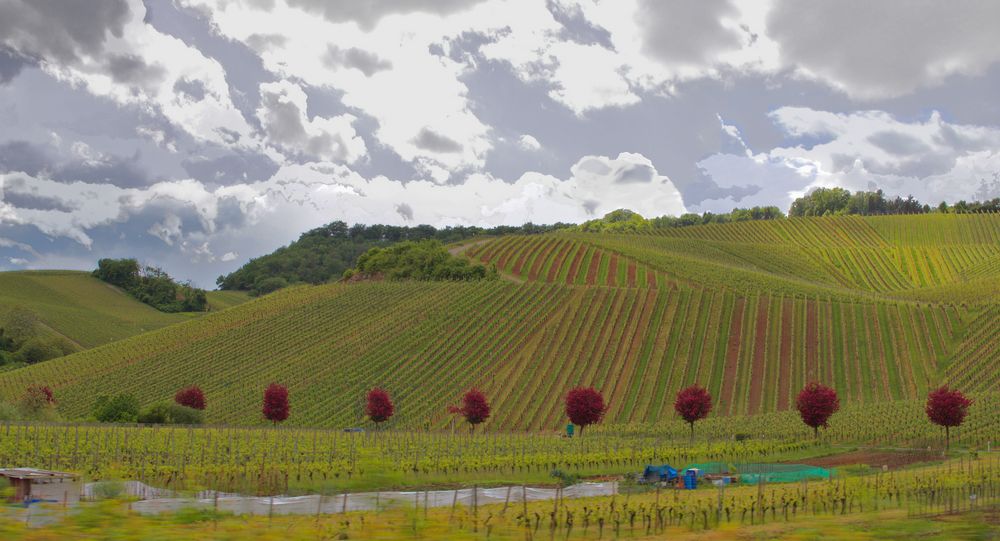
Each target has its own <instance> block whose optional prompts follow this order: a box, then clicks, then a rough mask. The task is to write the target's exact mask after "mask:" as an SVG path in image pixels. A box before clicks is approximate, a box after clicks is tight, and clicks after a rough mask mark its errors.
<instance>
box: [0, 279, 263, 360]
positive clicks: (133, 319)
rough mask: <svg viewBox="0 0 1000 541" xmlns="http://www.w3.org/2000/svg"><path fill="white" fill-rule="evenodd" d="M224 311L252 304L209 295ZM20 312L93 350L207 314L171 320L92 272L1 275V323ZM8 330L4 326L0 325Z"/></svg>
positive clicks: (231, 295)
mask: <svg viewBox="0 0 1000 541" xmlns="http://www.w3.org/2000/svg"><path fill="white" fill-rule="evenodd" d="M208 296H209V306H210V307H211V309H212V310H221V309H224V308H228V307H230V306H235V305H237V304H239V303H241V302H244V301H245V300H247V298H248V297H247V295H246V294H243V293H240V292H221V291H213V292H209V295H208ZM15 307H22V308H25V309H27V310H30V311H31V312H33V313H34V314H35V315H36V316H37V317H38V319H39V321H40V322H41V323H42V324H43V332H47V333H51V334H55V335H58V336H61V337H64V338H66V339H67V340H69V341H71V342H72V343H74V344H76V345H78V346H79V347H81V348H91V347H95V346H99V345H102V344H106V343H108V342H113V341H115V340H121V339H122V338H127V337H129V336H133V335H136V334H140V333H143V332H147V331H151V330H155V329H159V328H161V327H165V326H167V325H171V324H174V323H179V322H182V321H187V320H189V319H191V318H192V317H198V316H199V315H201V314H190V313H188V314H167V313H163V312H160V311H158V310H156V309H155V308H152V307H150V306H148V305H145V304H143V303H141V302H139V301H137V300H135V299H134V298H132V297H130V296H129V295H127V294H125V293H124V292H123V291H121V290H119V289H118V288H116V287H114V286H111V285H108V284H106V283H104V282H102V281H100V280H98V279H97V278H94V277H93V276H91V275H90V273H87V272H77V271H17V272H0V321H3V320H4V318H5V317H6V315H7V313H9V311H10V310H12V309H14V308H15ZM0 326H2V325H0Z"/></svg>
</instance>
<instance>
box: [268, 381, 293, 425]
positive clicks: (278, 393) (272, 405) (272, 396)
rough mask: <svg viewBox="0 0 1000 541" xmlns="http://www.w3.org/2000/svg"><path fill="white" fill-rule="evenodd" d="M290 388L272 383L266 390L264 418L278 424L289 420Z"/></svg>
mask: <svg viewBox="0 0 1000 541" xmlns="http://www.w3.org/2000/svg"><path fill="white" fill-rule="evenodd" d="M289 409H290V406H289V404H288V388H287V387H285V386H284V385H279V384H277V383H272V384H270V385H268V386H267V389H265V390H264V408H263V412H264V418H265V419H267V420H268V421H271V422H272V423H274V424H278V423H280V422H282V421H284V420H285V419H287V418H288V412H289Z"/></svg>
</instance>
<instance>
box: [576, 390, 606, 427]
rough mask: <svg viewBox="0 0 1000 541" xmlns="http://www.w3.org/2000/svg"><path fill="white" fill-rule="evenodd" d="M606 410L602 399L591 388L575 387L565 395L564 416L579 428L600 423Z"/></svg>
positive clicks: (598, 393) (597, 392)
mask: <svg viewBox="0 0 1000 541" xmlns="http://www.w3.org/2000/svg"><path fill="white" fill-rule="evenodd" d="M606 409H607V408H606V407H605V405H604V397H603V396H601V393H600V392H599V391H598V390H597V389H594V388H593V387H577V388H575V389H572V390H571V391H570V392H569V393H567V394H566V416H567V417H569V420H570V421H571V422H572V423H573V424H575V425H577V426H580V427H581V428H582V427H585V426H587V425H592V424H594V423H597V422H600V420H601V417H604V411H605V410H606Z"/></svg>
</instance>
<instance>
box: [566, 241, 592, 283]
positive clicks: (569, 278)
mask: <svg viewBox="0 0 1000 541" xmlns="http://www.w3.org/2000/svg"><path fill="white" fill-rule="evenodd" d="M586 253H587V247H586V246H583V245H582V244H581V245H578V246H577V248H576V256H575V257H573V262H572V263H570V265H569V272H568V273H566V283H567V284H572V283H575V282H576V275H577V273H579V272H580V261H582V260H583V256H584V255H586Z"/></svg>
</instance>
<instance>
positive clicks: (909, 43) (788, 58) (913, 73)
mask: <svg viewBox="0 0 1000 541" xmlns="http://www.w3.org/2000/svg"><path fill="white" fill-rule="evenodd" d="M996 21H1000V2H993V1H990V0H968V1H963V2H936V1H934V0H919V1H909V0H887V1H881V2H869V1H866V0H820V1H814V2H799V1H796V0H779V1H778V2H777V3H776V4H775V6H774V9H773V10H772V11H771V12H770V13H769V15H768V21H767V33H768V35H769V36H770V37H771V38H772V39H774V40H776V41H777V42H778V44H779V46H780V50H781V56H782V58H783V60H784V61H785V62H786V63H788V64H790V65H798V66H802V67H805V68H807V69H808V70H809V71H810V72H812V73H814V74H819V75H820V76H822V77H825V78H827V79H829V80H831V81H833V82H834V83H837V84H840V85H843V86H844V87H845V88H846V89H847V90H848V91H849V92H851V93H852V94H856V95H859V96H865V97H873V96H881V95H899V94H905V93H907V92H910V91H912V90H914V89H915V88H918V87H921V86H927V85H932V84H936V83H939V82H941V81H940V80H939V79H940V78H941V77H942V76H943V75H947V74H949V73H971V74H978V73H981V72H983V71H984V70H985V69H986V68H988V67H989V65H991V64H993V63H996V62H997V61H998V60H1000V51H998V49H997V47H996V44H997V41H996V35H997V23H996Z"/></svg>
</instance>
